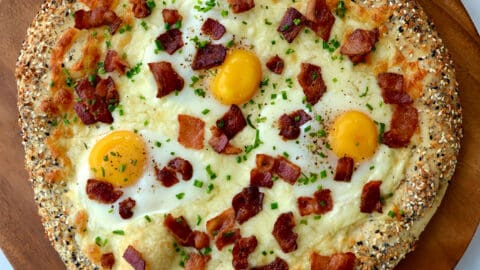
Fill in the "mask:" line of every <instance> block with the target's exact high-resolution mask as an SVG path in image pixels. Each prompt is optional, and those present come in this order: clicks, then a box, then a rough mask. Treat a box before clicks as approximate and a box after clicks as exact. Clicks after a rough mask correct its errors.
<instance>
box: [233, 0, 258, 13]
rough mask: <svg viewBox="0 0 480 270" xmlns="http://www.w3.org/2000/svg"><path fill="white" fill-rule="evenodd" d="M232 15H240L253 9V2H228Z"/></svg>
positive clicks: (247, 0) (234, 0)
mask: <svg viewBox="0 0 480 270" xmlns="http://www.w3.org/2000/svg"><path fill="white" fill-rule="evenodd" d="M228 4H230V6H231V8H232V11H233V13H242V12H245V11H248V10H250V9H252V8H253V7H255V2H254V0H228Z"/></svg>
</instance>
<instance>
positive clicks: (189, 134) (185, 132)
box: [177, 114, 205, 150]
mask: <svg viewBox="0 0 480 270" xmlns="http://www.w3.org/2000/svg"><path fill="white" fill-rule="evenodd" d="M177 118H178V124H179V126H180V128H179V130H178V142H179V143H180V144H181V145H183V146H184V147H186V148H191V149H196V150H200V149H202V148H203V137H204V129H205V122H203V121H202V120H201V119H199V118H197V117H193V116H190V115H186V114H179V115H178V117H177Z"/></svg>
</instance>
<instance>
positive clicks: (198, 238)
mask: <svg viewBox="0 0 480 270" xmlns="http://www.w3.org/2000/svg"><path fill="white" fill-rule="evenodd" d="M187 243H188V245H189V246H193V247H195V248H196V249H202V248H206V247H208V246H209V245H210V238H209V237H208V234H206V233H204V232H201V231H197V230H195V231H192V233H191V234H190V235H189V236H188V240H187Z"/></svg>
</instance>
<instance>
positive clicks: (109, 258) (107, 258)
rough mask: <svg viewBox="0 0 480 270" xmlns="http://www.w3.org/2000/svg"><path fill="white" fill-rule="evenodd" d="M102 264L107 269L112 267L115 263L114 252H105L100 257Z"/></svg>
mask: <svg viewBox="0 0 480 270" xmlns="http://www.w3.org/2000/svg"><path fill="white" fill-rule="evenodd" d="M100 262H101V265H102V267H103V268H105V269H112V267H113V265H114V264H115V256H113V253H111V252H110V253H104V254H102V257H101V259H100Z"/></svg>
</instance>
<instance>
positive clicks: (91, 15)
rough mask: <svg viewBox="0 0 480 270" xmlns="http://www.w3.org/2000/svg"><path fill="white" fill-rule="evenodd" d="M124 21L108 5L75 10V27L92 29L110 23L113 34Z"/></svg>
mask: <svg viewBox="0 0 480 270" xmlns="http://www.w3.org/2000/svg"><path fill="white" fill-rule="evenodd" d="M121 23H122V19H121V18H120V17H118V16H117V14H115V12H113V11H111V10H109V9H108V7H97V8H94V9H92V10H88V11H87V10H78V11H77V12H75V28H77V29H90V28H95V27H99V26H103V25H108V27H109V29H110V33H111V34H112V35H113V34H115V32H116V31H117V29H118V27H120V24H121Z"/></svg>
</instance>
